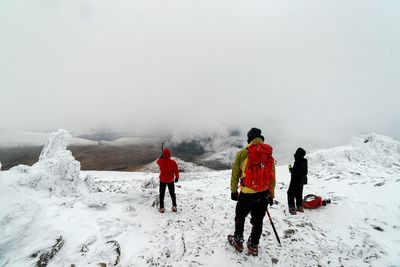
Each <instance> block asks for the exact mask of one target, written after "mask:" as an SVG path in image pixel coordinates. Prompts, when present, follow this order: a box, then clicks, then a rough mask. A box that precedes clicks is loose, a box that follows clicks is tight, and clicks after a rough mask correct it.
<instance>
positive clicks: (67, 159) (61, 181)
mask: <svg viewBox="0 0 400 267" xmlns="http://www.w3.org/2000/svg"><path fill="white" fill-rule="evenodd" d="M71 139H72V137H71V135H70V134H69V133H68V131H66V130H58V131H57V132H55V133H52V134H51V136H50V138H49V139H48V140H47V142H46V145H45V146H44V148H43V150H42V152H41V153H40V157H39V161H38V162H36V163H35V164H34V165H33V166H32V168H30V171H29V174H30V175H29V176H30V177H29V180H28V184H29V185H30V186H32V187H35V188H39V189H48V190H49V191H50V192H52V193H60V194H62V195H70V194H73V193H76V192H77V189H76V188H77V184H78V181H79V179H80V168H81V165H80V163H79V161H77V160H75V158H74V157H73V156H72V153H71V151H69V150H67V147H68V145H69V144H70V142H71Z"/></svg>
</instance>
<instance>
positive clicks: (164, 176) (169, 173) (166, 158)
mask: <svg viewBox="0 0 400 267" xmlns="http://www.w3.org/2000/svg"><path fill="white" fill-rule="evenodd" d="M157 165H158V167H160V181H161V182H163V183H173V182H174V177H176V178H178V179H179V171H178V164H176V161H175V160H173V159H171V152H169V150H168V148H164V150H163V152H162V158H161V159H159V160H157Z"/></svg>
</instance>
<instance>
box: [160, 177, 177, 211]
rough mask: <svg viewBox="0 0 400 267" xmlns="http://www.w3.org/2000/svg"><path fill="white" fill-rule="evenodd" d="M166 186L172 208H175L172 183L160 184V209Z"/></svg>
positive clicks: (162, 205)
mask: <svg viewBox="0 0 400 267" xmlns="http://www.w3.org/2000/svg"><path fill="white" fill-rule="evenodd" d="M167 186H168V192H169V195H170V196H171V199H172V206H173V207H176V196H175V185H174V182H172V183H163V182H160V209H161V208H164V196H165V189H166V187H167Z"/></svg>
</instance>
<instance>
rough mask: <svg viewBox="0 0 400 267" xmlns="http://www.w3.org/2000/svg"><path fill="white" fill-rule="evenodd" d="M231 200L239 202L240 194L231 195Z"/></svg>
mask: <svg viewBox="0 0 400 267" xmlns="http://www.w3.org/2000/svg"><path fill="white" fill-rule="evenodd" d="M231 199H232V200H234V201H238V200H239V193H238V192H233V193H231Z"/></svg>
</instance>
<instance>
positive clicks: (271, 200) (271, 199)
mask: <svg viewBox="0 0 400 267" xmlns="http://www.w3.org/2000/svg"><path fill="white" fill-rule="evenodd" d="M268 205H270V206H272V205H274V199H273V198H272V197H269V198H267V206H268Z"/></svg>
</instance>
